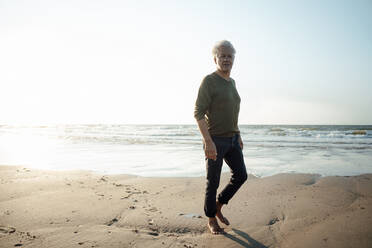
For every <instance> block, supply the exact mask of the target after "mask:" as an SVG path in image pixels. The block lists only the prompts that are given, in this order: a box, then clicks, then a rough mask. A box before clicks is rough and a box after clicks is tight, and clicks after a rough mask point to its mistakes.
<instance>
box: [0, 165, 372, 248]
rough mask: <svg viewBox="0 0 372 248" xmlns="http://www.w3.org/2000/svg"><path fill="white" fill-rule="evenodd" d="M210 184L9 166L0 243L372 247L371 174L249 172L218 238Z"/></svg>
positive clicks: (0, 181) (0, 187)
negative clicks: (210, 224)
mask: <svg viewBox="0 0 372 248" xmlns="http://www.w3.org/2000/svg"><path fill="white" fill-rule="evenodd" d="M228 179H229V174H228V173H226V174H223V176H222V179H221V184H220V185H221V186H220V190H221V189H222V187H223V186H224V185H225V184H226V183H227V181H228ZM204 187H205V178H204V177H198V178H147V177H138V176H131V175H102V174H98V173H93V172H89V171H65V172H56V171H45V170H36V169H29V168H25V167H22V166H0V247H35V248H36V247H38V248H39V247H48V248H50V247H110V248H111V247H112V248H115V247H167V248H168V247H186V248H191V247H193V248H195V247H198V248H199V247H252V248H253V247H260V248H263V247H338V248H339V247H358V248H362V247H366V248H367V247H372V174H364V175H359V176H350V177H338V176H336V177H320V176H319V175H314V174H278V175H274V176H271V177H265V178H256V177H254V176H252V175H249V178H248V180H247V182H246V183H245V184H244V185H243V186H242V188H241V189H240V190H239V192H238V193H237V194H236V195H235V196H234V198H233V199H232V200H231V201H230V203H229V205H227V206H225V207H224V208H223V213H224V215H225V216H226V217H227V218H228V219H229V221H230V223H231V225H230V226H224V225H222V224H221V225H222V226H223V227H224V228H225V231H226V233H225V234H224V235H217V236H216V235H212V234H210V233H209V232H208V230H207V227H206V223H207V218H206V217H205V216H204V213H203V200H204Z"/></svg>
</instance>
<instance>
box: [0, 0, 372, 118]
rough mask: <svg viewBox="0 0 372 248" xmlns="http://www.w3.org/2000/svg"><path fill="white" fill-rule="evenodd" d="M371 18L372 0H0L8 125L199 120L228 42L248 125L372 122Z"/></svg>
mask: <svg viewBox="0 0 372 248" xmlns="http://www.w3.org/2000/svg"><path fill="white" fill-rule="evenodd" d="M371 13H372V1H371V0H365V1H363V0H355V1H349V0H338V1H333V0H322V1H317V0H313V1H304V0H303V1H302V0H297V1H296V0H293V1H285V0H281V1H275V0H272V1H267V0H257V1H234V0H232V1H193V0H190V1H150V0H149V1H139V0H138V1H125V0H124V1H123V0H117V1H112V0H105V1H95V0H73V1H57V0H45V1H36V0H29V1H19V0H0V124H78V123H79V124H86V123H103V124H109V123H112V124H195V120H194V117H193V109H194V104H195V100H196V96H197V92H198V88H199V86H200V83H201V81H202V79H203V78H204V77H205V76H206V75H207V74H210V73H212V72H213V71H215V69H216V67H215V64H214V61H213V57H212V54H211V50H212V47H213V45H214V44H215V42H216V41H218V40H224V39H227V40H229V41H231V42H232V44H233V45H234V47H235V49H236V57H235V62H234V67H233V70H232V73H231V77H232V78H234V79H235V81H236V87H237V89H238V92H239V94H240V97H241V106H240V116H239V123H240V124H310V125H312V124H343V125H346V124H372V97H371V95H372V73H371V72H372V15H371Z"/></svg>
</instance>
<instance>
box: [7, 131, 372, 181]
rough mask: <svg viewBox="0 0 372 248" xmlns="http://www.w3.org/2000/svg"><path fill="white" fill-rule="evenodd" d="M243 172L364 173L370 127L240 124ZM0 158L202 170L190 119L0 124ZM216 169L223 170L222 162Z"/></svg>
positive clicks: (167, 172)
mask: <svg viewBox="0 0 372 248" xmlns="http://www.w3.org/2000/svg"><path fill="white" fill-rule="evenodd" d="M239 128H240V131H241V136H242V138H243V141H244V150H243V154H244V158H245V164H246V168H247V172H248V173H251V174H254V175H256V176H259V177H265V176H270V175H274V174H277V173H318V174H320V175H322V176H334V175H339V176H351V175H358V174H363V173H372V126H371V125H368V126H366V125H364V126H343V125H240V126H239ZM0 164H1V165H21V166H25V167H29V168H37V169H48V170H76V169H78V170H91V171H95V172H99V173H105V174H133V175H140V176H149V177H170V176H172V177H197V176H204V175H205V163H204V152H203V149H202V137H201V135H200V133H199V130H198V128H197V126H196V125H106V124H105V125H47V126H12V125H0ZM223 171H229V168H228V166H227V165H226V164H224V167H223Z"/></svg>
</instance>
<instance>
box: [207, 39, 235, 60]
mask: <svg viewBox="0 0 372 248" xmlns="http://www.w3.org/2000/svg"><path fill="white" fill-rule="evenodd" d="M221 47H226V48H230V49H231V50H232V52H233V54H234V55H235V52H236V51H235V48H234V47H233V45H232V44H231V42H230V41H228V40H221V41H217V42H216V44H214V47H213V49H212V55H213V57H216V56H217V53H218V50H219V49H220V48H221Z"/></svg>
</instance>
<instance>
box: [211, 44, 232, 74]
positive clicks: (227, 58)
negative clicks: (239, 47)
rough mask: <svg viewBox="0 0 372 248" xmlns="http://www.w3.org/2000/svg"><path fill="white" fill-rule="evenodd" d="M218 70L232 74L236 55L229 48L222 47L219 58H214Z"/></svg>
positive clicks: (218, 54)
mask: <svg viewBox="0 0 372 248" xmlns="http://www.w3.org/2000/svg"><path fill="white" fill-rule="evenodd" d="M214 62H215V63H216V65H217V69H218V70H220V71H223V72H230V71H231V68H232V66H233V63H234V53H233V51H232V50H231V49H230V48H228V47H220V48H219V49H218V53H217V56H215V58H214Z"/></svg>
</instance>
